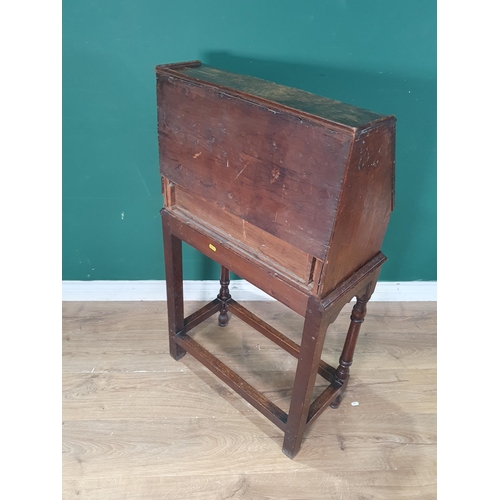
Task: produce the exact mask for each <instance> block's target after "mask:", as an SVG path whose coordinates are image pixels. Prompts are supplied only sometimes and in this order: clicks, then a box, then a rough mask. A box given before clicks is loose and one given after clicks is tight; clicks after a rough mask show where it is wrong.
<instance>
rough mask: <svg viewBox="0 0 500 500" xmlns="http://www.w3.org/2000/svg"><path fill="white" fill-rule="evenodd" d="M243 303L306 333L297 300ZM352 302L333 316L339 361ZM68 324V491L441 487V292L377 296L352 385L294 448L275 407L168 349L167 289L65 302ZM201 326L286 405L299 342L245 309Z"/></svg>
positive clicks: (326, 351) (327, 493)
mask: <svg viewBox="0 0 500 500" xmlns="http://www.w3.org/2000/svg"><path fill="white" fill-rule="evenodd" d="M235 298H236V299H238V297H237V295H236V296H235ZM201 305H202V304H201V303H190V302H187V303H186V304H185V313H186V315H189V314H191V313H192V312H193V311H194V310H196V309H197V308H199V307H200V306H201ZM245 306H246V307H248V308H250V309H251V310H252V311H254V312H255V314H256V315H258V316H259V317H260V318H262V319H263V320H264V321H266V322H268V323H270V324H271V325H272V326H273V327H275V328H277V329H278V330H280V331H283V332H286V333H287V335H288V336H289V337H290V338H291V339H292V340H294V341H295V342H300V333H301V330H302V323H303V318H302V317H301V316H299V315H298V314H296V313H294V312H293V311H291V310H290V309H288V308H286V307H284V306H282V305H281V304H279V303H277V302H252V303H245ZM349 315H350V308H349V307H348V306H347V307H345V308H344V309H343V310H342V312H341V313H340V315H339V317H338V319H337V321H336V322H335V323H333V324H332V325H331V326H330V327H329V329H328V335H327V336H326V340H325V345H324V348H323V356H324V359H325V360H326V361H328V362H335V361H336V360H337V359H338V357H339V355H340V352H341V350H342V345H343V337H344V335H345V331H346V329H347V327H348V325H349ZM62 334H63V337H62V348H63V351H62V371H63V373H62V380H63V386H62V397H63V415H62V417H63V426H62V439H63V449H62V457H63V458H62V461H63V462H62V463H63V469H62V473H63V478H62V480H63V499H65V500H70V499H71V500H73V499H74V500H76V499H88V500H102V499H103V498H106V499H116V500H121V499H123V498H137V499H139V498H144V499H146V498H147V499H153V500H154V499H158V500H159V499H163V498H176V499H178V500H184V499H186V500H193V499H194V500H197V499H199V500H206V499H208V500H211V499H213V500H222V499H227V498H234V499H244V500H248V499H255V500H257V499H258V500H260V499H276V498H280V499H284V500H286V499H290V500H291V499H294V500H310V499H311V498H314V499H325V500H326V499H331V498H343V499H344V500H351V499H352V500H359V499H360V498H372V499H377V500H378V499H380V500H402V499H403V500H405V499H415V500H416V499H419V500H420V499H422V500H433V499H435V498H436V304H435V303H425V302H420V303H384V302H377V303H370V304H369V314H368V315H367V318H366V321H365V323H364V325H363V330H362V331H361V333H360V336H359V339H358V344H357V350H356V355H355V357H356V370H355V371H354V372H353V373H352V375H351V382H350V386H349V389H348V392H347V393H346V399H345V401H344V403H343V405H342V406H340V408H339V409H337V410H333V409H328V410H327V411H326V412H325V413H323V414H322V416H321V418H319V419H318V420H316V421H315V422H314V424H312V425H311V426H310V427H309V428H308V429H307V431H306V435H305V438H304V443H303V446H302V450H301V452H300V454H299V455H298V456H297V457H296V458H295V460H294V461H291V460H289V459H288V458H286V457H285V456H284V455H283V454H282V453H281V443H282V439H283V437H282V433H281V432H280V431H279V429H277V428H276V427H275V426H274V425H273V424H272V423H270V422H269V421H268V420H267V419H266V418H265V417H264V416H262V415H261V414H260V413H259V412H257V411H256V410H255V409H254V408H253V407H250V406H249V405H248V404H247V403H246V402H245V401H244V400H242V399H241V398H240V397H239V396H238V395H236V394H235V393H234V392H233V391H231V390H230V389H228V388H227V386H225V384H223V383H222V382H221V381H220V380H219V379H218V378H217V377H215V376H214V375H212V374H211V373H210V372H208V370H206V369H205V368H204V367H203V366H201V365H200V364H199V363H197V362H196V360H194V359H193V358H191V357H189V356H185V357H184V358H182V360H180V361H179V362H175V361H174V360H173V359H172V358H171V357H170V356H169V352H168V329H167V318H166V314H165V304H164V303H158V302H133V303H131V302H119V303H117V302H99V303H91V302H86V303H79V302H69V303H63V323H62ZM190 334H192V335H193V337H194V338H196V339H197V340H198V341H199V342H200V343H202V344H203V345H204V346H205V347H206V348H207V349H209V350H210V351H211V352H213V353H214V354H215V355H217V357H219V358H220V359H221V360H222V361H223V362H224V363H226V364H228V365H230V366H231V368H232V369H234V370H235V371H237V372H238V373H240V374H241V376H244V377H245V378H246V379H247V380H248V381H249V382H251V383H252V384H253V385H254V386H255V387H256V388H258V389H259V390H261V391H262V392H263V393H264V394H266V396H267V397H269V398H270V399H272V400H273V401H274V402H275V403H276V404H278V405H280V406H284V407H285V408H286V406H287V405H288V403H289V401H290V390H291V387H292V384H293V377H294V373H295V366H296V359H295V358H294V357H293V356H291V355H290V354H288V353H286V352H285V351H284V350H282V349H280V348H279V347H278V346H276V345H275V344H274V343H272V342H270V341H268V340H267V339H266V338H265V337H263V336H262V335H260V334H259V333H258V332H256V331H255V330H253V329H252V328H251V327H249V326H247V325H246V324H245V323H244V322H242V321H240V320H239V319H238V318H236V317H235V316H232V317H231V320H230V322H229V324H228V326H227V327H225V328H218V327H217V317H216V316H212V317H211V318H210V319H209V320H207V321H206V322H204V323H201V324H200V325H198V326H197V327H196V328H195V329H193V330H192V331H191V332H190ZM318 382H320V385H319V386H318V387H316V388H315V390H316V391H317V392H319V391H320V390H321V389H322V387H324V385H325V382H324V381H322V382H321V380H320V379H318ZM352 402H357V403H359V404H358V405H357V406H352V405H351V403H352Z"/></svg>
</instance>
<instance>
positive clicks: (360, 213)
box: [320, 117, 395, 295]
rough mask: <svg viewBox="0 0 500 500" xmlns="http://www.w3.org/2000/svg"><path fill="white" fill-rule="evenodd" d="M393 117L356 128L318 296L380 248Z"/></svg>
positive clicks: (390, 181)
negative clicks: (374, 124) (370, 126)
mask: <svg viewBox="0 0 500 500" xmlns="http://www.w3.org/2000/svg"><path fill="white" fill-rule="evenodd" d="M394 162H395V119H394V118H393V117H390V118H388V119H387V120H385V121H384V122H382V123H380V124H379V125H378V126H376V127H373V128H370V129H367V130H362V131H358V133H357V134H356V137H355V140H354V143H353V148H352V153H351V155H350V159H349V162H348V166H347V172H346V179H345V181H344V186H343V190H342V194H341V199H340V203H339V208H338V212H337V220H336V224H335V227H334V231H333V235H332V241H331V247H330V250H329V252H328V256H327V261H326V264H325V266H324V268H323V276H322V279H321V287H320V295H326V294H327V293H328V292H330V291H331V290H333V288H335V286H337V285H338V284H339V283H340V282H341V281H343V280H344V279H346V278H347V277H348V276H350V275H351V274H352V273H353V272H355V271H356V270H358V269H359V268H360V267H361V266H363V265H364V264H365V263H366V262H368V260H370V259H371V258H372V257H373V256H374V255H375V254H376V253H377V252H379V251H380V249H381V246H382V242H383V239H384V236H385V232H386V229H387V225H388V223H389V217H390V214H391V212H392V210H393V205H394V166H395V165H394Z"/></svg>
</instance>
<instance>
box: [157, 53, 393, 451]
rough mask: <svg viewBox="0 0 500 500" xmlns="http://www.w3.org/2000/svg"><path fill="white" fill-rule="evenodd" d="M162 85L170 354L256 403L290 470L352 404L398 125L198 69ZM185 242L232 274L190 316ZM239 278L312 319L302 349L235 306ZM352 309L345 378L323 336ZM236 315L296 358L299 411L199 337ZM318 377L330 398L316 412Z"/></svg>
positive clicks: (168, 77) (164, 69)
mask: <svg viewBox="0 0 500 500" xmlns="http://www.w3.org/2000/svg"><path fill="white" fill-rule="evenodd" d="M156 75H157V100H158V137H159V154H160V173H161V182H162V191H163V197H164V206H163V208H162V209H161V215H162V224H163V237H164V252H165V270H166V282H167V309H168V325H169V338H170V354H171V355H172V356H173V357H174V359H176V360H178V359H180V358H181V357H182V356H183V355H184V354H185V353H186V352H188V353H189V354H191V355H192V356H194V357H195V358H196V359H197V360H199V361H200V362H201V363H202V364H203V365H204V366H206V367H207V368H209V369H210V370H211V371H212V372H213V373H214V374H215V375H217V376H218V377H219V378H220V379H221V380H222V381H224V382H225V383H226V384H227V385H229V386H230V387H231V388H232V389H233V390H235V391H236V392H237V393H238V394H240V395H241V396H242V397H243V398H245V399H246V400H247V401H248V402H250V403H251V404H252V405H253V406H254V407H255V408H256V409H257V410H259V411H260V412H261V413H262V414H263V415H265V416H266V417H267V418H268V419H270V420H271V421H272V422H273V423H274V424H276V425H277V426H278V427H279V428H280V429H281V430H282V431H283V432H284V442H283V452H284V453H285V454H286V455H287V456H288V457H290V458H293V457H294V456H295V455H296V454H297V452H298V451H299V449H300V445H301V441H302V436H303V434H304V430H305V429H306V427H307V425H309V424H311V423H312V422H313V421H314V420H315V419H316V418H317V417H318V416H319V415H320V413H321V412H322V411H323V410H325V409H326V408H327V407H328V406H331V407H333V408H336V407H337V406H338V405H339V404H340V402H341V400H342V397H343V394H344V391H345V390H346V387H347V383H348V381H349V368H350V366H351V363H352V360H353V354H354V348H355V345H356V339H357V337H358V334H359V330H360V326H361V323H362V322H363V319H364V316H365V314H366V305H367V302H368V300H369V299H370V296H371V295H372V293H373V290H374V288H375V284H376V282H377V279H378V276H379V272H380V268H381V265H382V264H383V263H384V261H385V260H386V257H385V256H384V255H383V254H382V253H381V251H380V249H381V245H382V241H383V238H384V235H385V231H386V228H387V224H388V221H389V216H390V214H391V212H392V210H393V205H394V149H395V147H394V141H395V122H396V120H395V118H394V117H393V116H382V115H379V114H376V113H372V112H370V111H367V110H364V109H360V108H356V107H354V106H351V105H347V104H343V103H341V102H338V101H334V100H331V99H327V98H325V97H320V96H317V95H314V94H311V93H308V92H304V91H302V90H298V89H295V88H290V87H285V86H283V85H278V84H275V83H271V82H267V81H264V80H261V79H257V78H253V77H249V76H242V75H238V74H234V73H229V72H226V71H221V70H218V69H216V68H213V67H210V66H207V65H205V64H201V63H200V62H199V61H190V62H185V63H176V64H164V65H159V66H157V67H156ZM182 241H184V242H186V243H187V244H189V245H191V246H192V247H194V248H196V249H197V250H199V251H200V252H201V253H203V254H205V255H206V256H208V257H210V258H211V259H213V260H214V261H216V262H217V263H219V264H220V266H221V278H220V284H221V287H220V292H219V294H218V296H217V297H216V298H214V300H213V301H212V302H210V303H208V304H207V305H205V306H204V307H202V308H201V309H200V310H198V311H197V312H195V313H193V314H191V315H190V316H188V317H184V309H183V284H182V276H183V274H182V253H181V244H182ZM230 271H233V272H234V273H236V274H237V275H238V276H240V277H241V278H243V279H245V280H247V281H249V282H250V283H252V284H254V285H255V286H257V287H258V288H259V289H261V290H263V291H264V292H266V293H267V294H269V295H271V296H272V297H274V298H275V299H277V300H278V301H280V302H281V303H283V304H285V305H286V306H288V307H289V308H291V309H292V310H293V311H295V312H297V313H298V314H300V315H302V316H303V317H304V327H303V332H302V339H301V342H300V345H298V344H297V343H295V342H293V341H292V340H290V339H289V338H288V337H286V336H285V335H284V334H282V333H281V332H279V331H277V330H276V329H275V328H273V327H272V326H270V325H269V324H267V323H266V322H264V321H262V320H261V319H260V318H259V317H257V316H256V315H255V314H253V313H251V312H250V311H249V310H248V309H246V308H245V307H243V306H242V305H241V304H239V303H237V302H236V301H235V300H234V299H232V298H231V295H230V293H229V272H230ZM353 298H355V299H356V301H355V305H354V307H353V309H352V315H351V322H350V326H349V329H348V331H347V335H346V339H345V343H344V347H343V351H342V354H341V356H340V360H339V365H338V367H337V368H334V367H332V366H330V365H328V364H327V363H325V362H324V361H322V359H321V354H322V349H323V344H324V340H325V335H326V331H327V328H328V326H329V325H330V324H331V323H332V322H333V321H334V320H335V319H336V317H337V316H338V314H339V312H340V311H341V309H342V308H343V306H344V305H346V304H347V303H348V302H350V301H351V300H352V299H353ZM228 313H231V314H233V315H234V316H236V317H238V318H240V319H241V320H243V321H245V322H246V323H248V324H249V325H251V326H252V327H253V328H255V329H256V330H257V331H259V332H260V333H261V334H263V335H265V336H266V337H267V338H268V339H270V340H272V341H273V342H275V343H276V344H277V345H278V346H280V347H281V348H283V349H284V350H285V351H287V352H288V353H290V354H291V355H292V356H295V357H296V358H297V360H298V361H297V371H296V374H295V381H294V384H293V388H291V403H290V407H289V409H288V413H286V412H285V411H283V410H282V409H281V408H279V407H278V406H277V405H275V404H274V403H273V402H272V401H270V400H269V399H268V398H266V397H265V396H264V395H263V394H261V393H260V392H258V391H257V390H256V389H255V388H254V387H252V386H251V385H250V384H248V383H247V382H246V381H245V380H244V379H243V378H242V377H240V376H239V375H237V374H236V373H235V372H234V371H233V370H231V369H230V368H229V367H227V366H226V365H224V364H223V363H222V362H221V361H220V360H219V359H217V358H216V357H215V356H214V355H212V354H211V353H210V352H209V351H208V350H207V349H205V348H204V347H202V346H201V345H200V344H199V343H198V342H196V341H195V340H194V339H193V338H192V336H189V335H188V332H189V331H190V330H191V329H192V328H194V327H195V326H197V325H199V324H200V323H201V322H202V321H204V320H205V319H207V318H208V317H210V316H211V315H213V314H218V315H219V316H218V321H219V325H220V326H221V327H223V326H225V325H227V323H228V320H229V315H228ZM318 374H319V375H320V376H321V377H323V378H325V379H326V380H327V381H328V382H329V386H328V387H327V388H326V389H325V390H324V391H323V393H322V394H321V395H320V396H319V397H317V398H316V399H315V400H314V401H311V400H312V394H313V389H314V386H315V382H316V377H317V375H318Z"/></svg>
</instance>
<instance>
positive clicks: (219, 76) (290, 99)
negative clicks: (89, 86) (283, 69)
mask: <svg viewBox="0 0 500 500" xmlns="http://www.w3.org/2000/svg"><path fill="white" fill-rule="evenodd" d="M157 72H158V73H159V74H162V73H163V74H165V73H167V74H168V73H170V72H172V73H175V74H176V76H180V77H185V78H188V79H190V80H193V81H199V82H203V83H208V84H212V85H214V86H217V87H220V88H222V89H228V90H232V91H236V92H240V93H244V94H247V95H248V97H250V98H258V99H259V98H260V99H264V100H266V101H269V102H271V103H277V104H278V105H280V106H284V107H286V108H288V109H290V110H295V111H298V112H299V113H303V114H306V115H308V117H309V118H310V117H311V115H312V116H313V117H318V118H320V119H323V120H326V121H328V122H332V123H334V124H336V125H340V126H343V127H348V128H365V127H366V126H368V125H370V124H372V123H373V122H378V121H380V120H383V119H385V118H387V116H384V115H381V114H378V113H374V112H372V111H368V110H366V109H362V108H358V107H356V106H352V105H350V104H345V103H342V102H340V101H336V100H333V99H328V98H327V97H323V96H320V95H316V94H312V93H310V92H306V91H304V90H299V89H296V88H292V87H287V86H285V85H279V84H277V83H273V82H269V81H267V80H262V79H260V78H255V77H252V76H246V75H240V74H236V73H231V72H228V71H223V70H220V69H217V68H213V67H211V66H209V65H206V64H202V63H201V62H200V61H191V62H186V63H175V64H163V65H159V66H157Z"/></svg>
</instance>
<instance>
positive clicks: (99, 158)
mask: <svg viewBox="0 0 500 500" xmlns="http://www.w3.org/2000/svg"><path fill="white" fill-rule="evenodd" d="M192 59H200V60H201V61H202V62H204V63H207V64H211V65H214V66H218V67H221V68H223V69H227V70H230V71H235V72H240V73H245V74H249V75H253V76H258V77H261V78H265V79H269V80H273V81H275V82H278V83H283V84H285V85H290V86H294V87H298V88H302V89H304V90H308V91H310V92H315V93H317V94H321V95H324V96H327V97H330V98H334V99H338V100H341V101H344V102H348V103H351V104H354V105H357V106H360V107H364V108H368V109H370V110H373V111H376V112H379V113H387V114H395V115H396V117H397V118H398V122H397V151H396V155H397V156H396V168H397V176H396V190H397V196H396V210H395V212H394V213H393V215H392V218H391V222H390V225H389V229H388V233H387V236H386V240H385V242H384V246H383V251H384V253H386V255H387V256H388V258H389V260H388V262H387V263H386V264H385V265H384V267H383V269H382V274H381V278H380V279H381V280H384V281H407V280H435V279H436V2H435V0H419V1H418V2H416V1H410V0H356V1H355V0H323V1H320V0H308V1H300V0H230V1H229V0H212V1H209V0H205V1H203V0H183V1H173V0H161V1H160V0H142V1H140V0H135V1H134V0H78V1H76V0H65V1H64V2H63V279H66V280H121V279H123V280H125V279H127V280H134V279H163V278H164V269H163V261H162V240H161V224H160V216H159V209H160V208H161V205H162V197H161V193H160V183H159V173H158V152H157V138H156V103H155V72H154V67H155V65H157V64H162V63H168V62H177V61H186V60H192ZM184 264H185V278H186V279H214V278H216V277H217V266H215V265H213V264H212V263H211V261H209V260H208V259H206V258H205V257H203V256H201V255H200V254H198V253H197V252H196V251H195V250H193V249H191V248H189V247H185V253H184Z"/></svg>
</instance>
